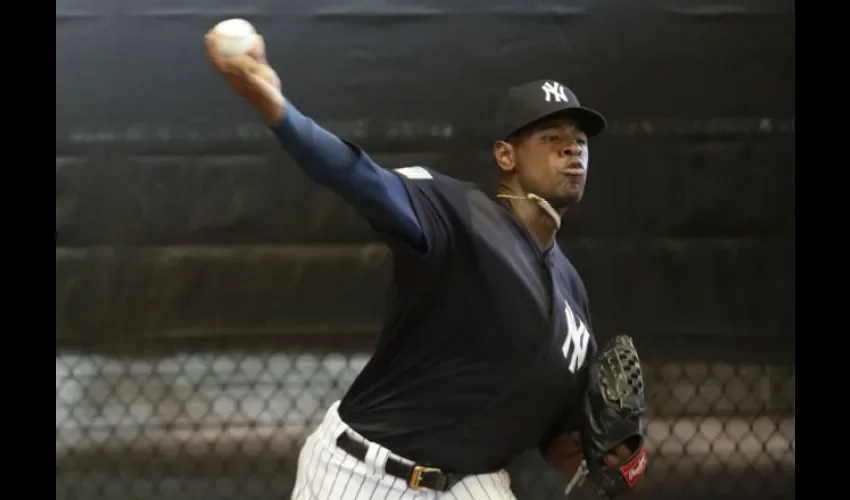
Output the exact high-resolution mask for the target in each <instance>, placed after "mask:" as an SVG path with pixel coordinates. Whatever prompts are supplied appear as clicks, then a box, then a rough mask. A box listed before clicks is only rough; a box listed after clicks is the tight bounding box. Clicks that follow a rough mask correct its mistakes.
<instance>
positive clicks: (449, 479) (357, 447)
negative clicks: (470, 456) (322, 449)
mask: <svg viewBox="0 0 850 500" xmlns="http://www.w3.org/2000/svg"><path fill="white" fill-rule="evenodd" d="M336 445H337V446H339V447H340V448H341V449H343V450H345V452H346V453H348V454H349V455H351V456H353V457H354V458H356V459H357V460H360V461H361V462H365V461H366V453H367V452H368V451H369V445H367V444H366V443H364V442H362V441H359V440H357V439H355V438H353V437H351V436H349V435H348V433H347V432H343V433H342V434H340V436H339V437H338V438H337V440H336ZM384 471H385V472H386V473H387V474H389V475H391V476H394V477H397V478H399V479H401V480H402V481H404V482H406V483H407V485H408V486H409V487H411V488H413V489H414V490H434V491H449V490H450V489H452V487H453V486H454V485H456V484H457V483H458V482H460V480H461V479H463V476H461V475H459V474H449V473H446V472H443V471H441V470H440V469H437V468H435V467H425V466H422V465H408V464H406V463H404V462H402V461H400V460H396V459H394V458H392V457H387V463H386V464H385V465H384Z"/></svg>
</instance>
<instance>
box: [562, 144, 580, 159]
mask: <svg viewBox="0 0 850 500" xmlns="http://www.w3.org/2000/svg"><path fill="white" fill-rule="evenodd" d="M561 155H563V156H581V146H580V145H579V144H577V143H575V142H573V143H572V144H569V145H567V146H566V147H564V149H562V150H561Z"/></svg>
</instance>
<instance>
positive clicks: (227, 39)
mask: <svg viewBox="0 0 850 500" xmlns="http://www.w3.org/2000/svg"><path fill="white" fill-rule="evenodd" d="M213 32H214V33H215V34H217V35H218V37H216V45H215V49H216V51H217V52H218V53H219V54H220V55H223V56H225V57H231V56H241V55H243V54H247V53H248V52H249V51H250V50H251V48H253V47H254V44H255V43H256V41H257V30H255V29H254V26H252V25H251V23H249V22H248V21H246V20H244V19H228V20H226V21H222V22H220V23H218V24H216V25H215V27H214V28H213Z"/></svg>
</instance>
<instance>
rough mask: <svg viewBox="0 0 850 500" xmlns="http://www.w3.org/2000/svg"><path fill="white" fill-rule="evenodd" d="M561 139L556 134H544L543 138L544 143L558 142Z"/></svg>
mask: <svg viewBox="0 0 850 500" xmlns="http://www.w3.org/2000/svg"><path fill="white" fill-rule="evenodd" d="M560 138H561V137H560V136H559V135H557V134H546V135H544V136H543V140H544V141H546V142H555V141H557V140H559V139H560Z"/></svg>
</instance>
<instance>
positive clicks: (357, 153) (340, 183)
mask: <svg viewBox="0 0 850 500" xmlns="http://www.w3.org/2000/svg"><path fill="white" fill-rule="evenodd" d="M216 36H217V35H216V34H215V33H214V32H210V33H208V34H207V36H206V39H205V40H206V48H207V56H208V57H209V60H210V63H211V64H212V66H213V68H214V69H215V70H216V71H218V72H219V73H221V75H222V76H223V77H224V78H225V80H226V81H227V83H228V85H229V86H230V87H231V88H232V89H233V90H234V91H235V92H236V93H238V94H239V95H241V96H242V97H243V98H244V99H245V100H247V101H248V102H250V103H251V104H252V105H254V106H255V107H256V108H257V109H258V110H259V111H260V112H261V113H262V114H263V116H264V117H265V119H266V123H268V124H269V126H270V127H271V129H272V131H273V132H274V134H275V136H276V137H277V139H278V141H279V142H280V144H281V146H282V147H283V148H284V149H285V150H286V151H287V152H289V154H290V155H291V156H292V158H293V159H294V160H295V161H296V163H297V164H298V166H299V167H300V168H301V169H302V170H303V171H304V172H305V173H306V174H307V176H308V177H310V178H311V179H312V180H314V181H315V182H317V183H318V184H321V185H323V186H325V187H327V188H329V189H331V190H333V191H334V192H335V193H336V194H338V195H339V196H340V197H342V198H343V199H344V200H345V201H346V202H348V203H349V204H350V205H352V206H353V207H354V208H355V209H356V210H357V211H358V212H359V213H360V214H361V215H362V216H363V217H365V218H366V219H367V220H368V221H369V222H370V223H371V224H372V226H373V227H375V228H376V229H378V230H379V232H382V233H385V234H387V235H389V236H391V237H392V239H393V240H395V241H402V242H403V243H405V244H406V245H408V246H410V247H412V248H414V249H423V248H424V247H425V246H426V237H425V235H424V231H423V229H422V224H421V223H420V222H419V220H418V218H417V216H416V212H415V210H414V207H413V203H412V202H411V199H410V196H409V195H408V192H407V190H406V188H405V185H404V183H403V182H402V180H401V179H400V178H399V177H398V176H397V175H396V174H394V173H392V172H390V171H388V170H386V169H384V168H381V167H380V166H378V165H377V164H376V163H375V162H374V161H373V160H372V159H371V158H370V157H369V156H368V155H367V154H366V153H365V152H364V151H363V150H361V149H360V148H359V147H357V146H356V145H354V144H351V143H347V142H344V141H342V140H341V139H339V138H338V137H336V136H335V135H333V134H332V133H330V132H328V131H327V130H325V129H324V128H322V127H321V126H319V125H317V124H316V123H315V122H314V121H313V120H311V119H310V118H308V117H306V116H304V115H303V114H301V112H299V111H298V109H297V108H295V106H293V105H292V104H291V103H290V102H288V101H287V100H286V99H285V98H284V97H283V95H282V94H281V91H280V79H279V78H278V76H277V74H276V73H275V72H274V70H272V69H271V67H270V66H269V65H268V64H267V63H266V59H265V47H264V44H263V40H262V37H258V38H257V42H256V44H255V46H254V47H253V49H252V50H251V51H250V52H249V53H247V54H245V55H237V56H232V55H231V56H227V57H222V56H221V55H219V54H218V53H217V50H216Z"/></svg>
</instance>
